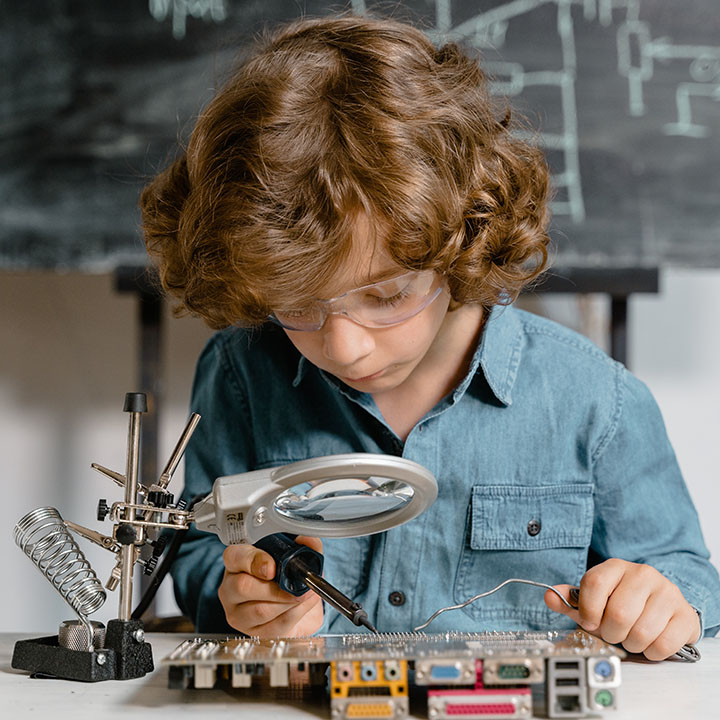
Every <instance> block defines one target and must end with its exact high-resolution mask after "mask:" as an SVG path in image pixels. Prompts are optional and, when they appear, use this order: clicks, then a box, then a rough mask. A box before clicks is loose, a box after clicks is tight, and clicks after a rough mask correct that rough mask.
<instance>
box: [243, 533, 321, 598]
mask: <svg viewBox="0 0 720 720" xmlns="http://www.w3.org/2000/svg"><path fill="white" fill-rule="evenodd" d="M255 547H256V548H259V549H260V550H264V551H265V552H266V553H268V555H270V556H272V558H273V560H275V578H274V579H275V582H276V583H277V584H278V585H279V586H280V588H281V589H282V590H285V592H289V593H290V594H291V595H296V596H297V595H302V594H303V593H306V592H307V591H308V589H309V588H308V586H307V585H306V584H305V581H304V579H303V577H302V574H301V573H298V572H297V571H296V570H295V565H296V564H297V563H296V561H297V560H301V561H302V563H303V564H304V566H305V568H307V569H308V570H310V571H311V572H313V573H315V574H316V575H322V571H323V563H324V561H325V558H323V556H322V555H321V554H320V553H319V552H317V551H316V550H313V549H312V548H311V547H308V546H307V545H301V544H300V543H297V542H295V537H294V536H293V535H289V534H287V533H275V534H274V535H268V536H267V537H264V538H262V539H261V540H258V541H257V542H256V543H255Z"/></svg>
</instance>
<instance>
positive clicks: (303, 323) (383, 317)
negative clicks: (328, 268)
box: [270, 270, 442, 330]
mask: <svg viewBox="0 0 720 720" xmlns="http://www.w3.org/2000/svg"><path fill="white" fill-rule="evenodd" d="M441 291H442V282H441V281H440V279H439V278H438V277H437V276H436V275H435V273H434V272H433V271H432V270H423V271H419V272H416V271H411V272H408V273H405V274H404V275H400V276H399V277H396V278H392V279H390V280H384V281H382V282H379V283H373V284H372V285H365V286H364V287H360V288H357V289H356V290H351V291H350V292H347V293H345V294H344V295H340V296H339V297H336V298H332V299H330V300H316V301H315V302H314V303H313V304H312V305H309V306H307V307H306V308H300V309H297V310H282V311H275V313H274V314H273V315H271V316H270V319H271V320H273V321H274V322H277V323H278V324H279V325H282V326H283V327H284V328H287V329H288V330H319V329H320V328H321V327H322V326H323V324H324V322H325V318H326V317H327V316H328V315H330V314H333V313H335V314H341V315H346V316H347V317H349V318H350V319H351V320H354V321H355V322H357V323H358V324H360V325H364V326H365V327H387V326H389V325H397V324H398V323H401V322H404V321H405V320H408V319H410V318H411V317H413V316H414V315H417V314H418V313H419V312H420V311H421V310H423V309H424V308H425V307H427V306H428V305H429V304H430V303H431V302H432V301H433V300H434V299H435V298H436V297H437V296H438V295H439V294H440V293H441Z"/></svg>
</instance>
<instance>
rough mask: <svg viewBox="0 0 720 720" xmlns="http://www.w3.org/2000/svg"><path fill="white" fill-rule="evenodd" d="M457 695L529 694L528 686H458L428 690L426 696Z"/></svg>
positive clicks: (478, 696) (479, 696)
mask: <svg viewBox="0 0 720 720" xmlns="http://www.w3.org/2000/svg"><path fill="white" fill-rule="evenodd" d="M453 695H454V696H458V695H464V696H465V697H467V696H468V695H472V696H475V697H477V698H481V697H488V696H489V695H490V696H492V695H505V696H507V695H521V696H522V695H530V688H529V687H513V688H507V687H506V688H484V687H483V688H475V689H471V688H460V689H458V690H428V697H453Z"/></svg>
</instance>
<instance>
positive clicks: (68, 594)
mask: <svg viewBox="0 0 720 720" xmlns="http://www.w3.org/2000/svg"><path fill="white" fill-rule="evenodd" d="M13 537H14V538H15V542H16V543H17V545H18V547H19V548H20V549H21V550H22V551H23V552H24V553H25V554H26V555H27V556H28V557H29V558H30V560H32V562H33V564H34V565H35V566H36V567H37V568H38V570H40V572H41V573H42V574H43V575H44V576H45V577H46V578H47V579H48V580H49V581H50V583H51V584H52V586H53V587H54V588H55V589H56V590H57V591H58V592H59V593H60V595H61V596H62V597H63V599H64V600H65V601H66V602H67V603H68V605H70V607H71V608H72V609H73V610H74V611H75V612H76V613H77V615H78V617H79V618H80V621H81V622H82V623H83V625H84V626H85V628H86V630H87V633H88V643H87V645H88V649H92V637H93V631H92V628H91V626H90V623H89V621H88V619H87V616H88V615H90V614H91V613H94V612H95V611H96V610H98V609H100V608H101V607H102V605H103V603H104V602H105V599H106V597H107V595H106V593H105V588H104V587H103V586H102V583H101V582H100V580H99V579H98V577H97V575H96V574H95V571H94V570H93V569H92V567H91V566H90V563H89V562H88V561H87V559H86V558H85V555H84V554H83V552H82V550H81V549H80V548H79V547H78V545H77V543H76V542H75V539H74V538H73V536H72V535H71V534H70V531H69V530H68V529H67V527H66V525H65V523H64V521H63V519H62V516H61V515H60V513H59V512H58V511H57V510H56V509H55V508H53V507H42V508H37V509H36V510H32V511H31V512H29V513H28V514H27V515H25V516H24V517H22V518H21V519H20V520H18V522H17V525H15V530H14V531H13Z"/></svg>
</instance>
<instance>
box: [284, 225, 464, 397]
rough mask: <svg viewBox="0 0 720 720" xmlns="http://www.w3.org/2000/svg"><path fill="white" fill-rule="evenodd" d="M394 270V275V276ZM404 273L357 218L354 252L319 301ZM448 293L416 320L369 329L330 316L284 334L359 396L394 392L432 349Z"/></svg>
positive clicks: (443, 317) (442, 294)
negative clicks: (377, 247) (313, 326)
mask: <svg viewBox="0 0 720 720" xmlns="http://www.w3.org/2000/svg"><path fill="white" fill-rule="evenodd" d="M395 270H397V272H396V273H395V272H394V271H395ZM404 272H407V270H406V269H404V268H402V267H401V266H399V265H397V264H396V263H395V262H394V261H393V260H392V259H391V258H390V257H389V255H388V254H387V253H385V252H383V251H374V249H373V244H372V242H371V240H370V239H369V233H368V228H367V221H366V220H365V218H364V216H361V217H359V218H358V223H357V231H356V234H355V242H354V252H353V253H352V255H351V256H350V257H349V258H348V262H347V263H346V265H345V268H344V270H343V271H342V272H341V273H340V274H339V276H338V278H337V281H336V282H334V283H332V286H331V287H327V288H325V292H323V293H322V295H321V298H323V299H324V298H331V297H336V296H338V295H341V294H342V293H345V292H347V291H349V290H353V289H355V288H357V287H361V286H363V285H367V284H368V283H371V282H374V281H375V280H378V279H382V278H387V277H388V276H389V275H391V276H392V275H401V274H402V273H404ZM449 302H450V296H449V294H448V292H447V290H446V289H443V291H442V292H441V294H440V295H439V296H438V297H437V298H436V299H435V300H433V301H432V302H431V303H430V304H429V305H428V306H427V307H425V308H424V309H423V310H421V311H420V312H419V313H418V314H417V315H415V316H413V317H411V318H410V319H408V320H405V321H404V322H402V323H399V324H397V325H391V326H389V327H384V328H368V327H363V326H362V325H359V324H357V323H356V322H354V321H353V320H351V319H350V318H348V317H346V316H344V315H340V314H330V315H328V316H327V318H326V320H325V324H324V325H323V327H322V328H320V330H316V331H310V332H308V331H303V332H300V331H294V330H287V329H286V330H285V332H286V333H287V336H288V337H289V338H290V340H291V342H292V343H293V345H295V347H296V348H297V349H298V351H299V352H300V353H302V354H303V355H304V356H305V357H306V358H307V359H308V360H309V361H310V362H311V363H313V364H314V365H316V366H317V367H319V368H321V369H322V370H325V371H327V372H329V373H331V374H332V375H334V376H335V377H337V378H339V379H340V380H342V381H343V382H344V383H345V384H346V385H349V386H350V387H352V388H355V389H356V390H360V391H361V392H369V393H380V392H385V391H388V390H393V389H394V388H396V387H398V386H399V385H400V384H402V383H403V382H404V381H405V380H407V379H408V378H409V377H410V375H411V374H412V373H413V371H414V370H415V369H416V368H417V367H418V365H420V363H421V361H422V360H423V358H424V357H425V356H426V355H427V353H428V351H429V350H430V349H431V348H433V347H434V343H435V340H436V338H437V335H438V332H439V331H440V328H441V327H442V325H443V321H444V320H445V318H446V315H447V312H448V305H449Z"/></svg>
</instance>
